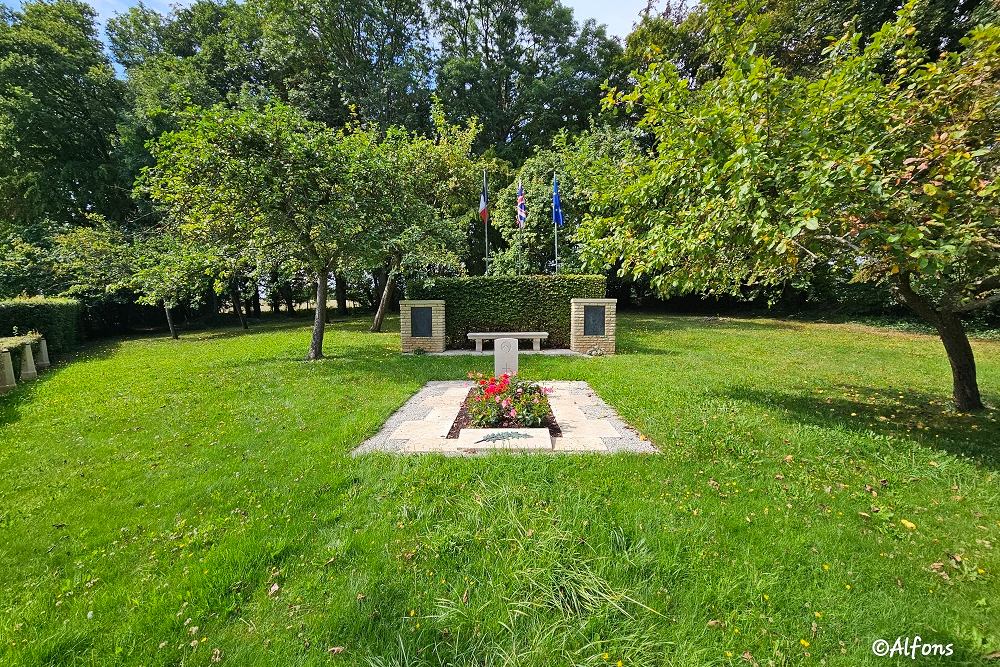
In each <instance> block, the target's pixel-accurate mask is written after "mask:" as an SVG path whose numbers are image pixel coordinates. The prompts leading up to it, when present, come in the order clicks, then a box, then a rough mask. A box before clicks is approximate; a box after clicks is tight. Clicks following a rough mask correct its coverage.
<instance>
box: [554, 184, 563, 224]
mask: <svg viewBox="0 0 1000 667" xmlns="http://www.w3.org/2000/svg"><path fill="white" fill-rule="evenodd" d="M552 223H553V224H554V225H556V226H558V227H562V226H563V212H562V202H561V201H560V200H559V179H553V180H552Z"/></svg>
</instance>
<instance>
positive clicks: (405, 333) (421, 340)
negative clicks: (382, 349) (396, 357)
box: [399, 299, 445, 354]
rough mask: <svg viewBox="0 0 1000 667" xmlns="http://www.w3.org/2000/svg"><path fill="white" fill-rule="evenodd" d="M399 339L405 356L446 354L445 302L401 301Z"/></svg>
mask: <svg viewBox="0 0 1000 667" xmlns="http://www.w3.org/2000/svg"><path fill="white" fill-rule="evenodd" d="M399 337H400V342H401V347H402V350H403V353H404V354H407V353H412V352H415V351H417V350H423V351H424V352H444V347H445V337H444V301H441V300H437V299H429V300H423V301H400V302H399Z"/></svg>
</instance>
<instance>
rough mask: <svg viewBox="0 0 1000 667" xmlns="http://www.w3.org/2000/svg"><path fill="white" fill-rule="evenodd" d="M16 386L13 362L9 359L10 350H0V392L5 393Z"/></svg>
mask: <svg viewBox="0 0 1000 667" xmlns="http://www.w3.org/2000/svg"><path fill="white" fill-rule="evenodd" d="M16 386H17V381H16V380H15V379H14V363H13V362H12V361H11V359H10V350H8V349H7V348H4V349H2V350H0V394H6V393H7V392H8V391H11V390H13V389H14V387H16Z"/></svg>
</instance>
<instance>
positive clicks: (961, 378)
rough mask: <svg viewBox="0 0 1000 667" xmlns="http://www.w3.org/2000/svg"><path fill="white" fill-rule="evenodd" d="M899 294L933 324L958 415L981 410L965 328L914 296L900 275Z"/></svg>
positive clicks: (906, 279) (954, 316)
mask: <svg viewBox="0 0 1000 667" xmlns="http://www.w3.org/2000/svg"><path fill="white" fill-rule="evenodd" d="M897 286H898V288H899V294H900V296H901V297H902V298H903V302H904V303H905V304H906V305H907V306H909V307H910V309H911V310H913V312H915V313H916V314H917V315H919V316H920V317H922V318H923V319H924V320H926V321H927V322H929V323H930V324H932V325H934V328H935V329H937V332H938V335H939V336H940V337H941V342H942V343H944V350H945V352H946V353H947V354H948V363H949V364H951V378H952V395H953V396H954V398H955V407H956V408H958V409H959V410H960V411H961V412H976V411H978V410H983V409H984V408H985V406H984V405H983V399H982V396H981V395H980V393H979V383H978V381H977V380H976V358H975V356H974V355H973V353H972V345H971V344H970V343H969V336H968V335H967V334H966V333H965V325H963V324H962V318H961V316H959V315H958V314H957V313H951V312H945V311H939V310H937V309H935V308H934V307H933V306H931V305H930V303H928V302H927V301H926V300H925V299H924V298H923V297H922V296H920V295H919V294H917V293H916V292H915V291H914V290H913V287H912V286H911V285H910V278H909V276H908V275H906V274H900V276H899V278H898V280H897Z"/></svg>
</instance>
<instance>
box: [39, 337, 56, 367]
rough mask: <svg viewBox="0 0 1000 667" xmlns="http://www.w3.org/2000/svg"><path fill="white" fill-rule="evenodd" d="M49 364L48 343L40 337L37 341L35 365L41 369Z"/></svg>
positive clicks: (50, 363)
mask: <svg viewBox="0 0 1000 667" xmlns="http://www.w3.org/2000/svg"><path fill="white" fill-rule="evenodd" d="M51 365H52V362H50V361H49V344H48V343H46V342H45V339H44V338H42V339H41V340H39V341H38V361H36V362H35V367H36V368H38V369H42V368H48V367H49V366H51Z"/></svg>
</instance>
